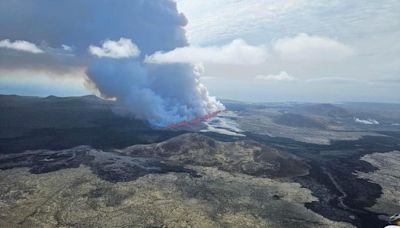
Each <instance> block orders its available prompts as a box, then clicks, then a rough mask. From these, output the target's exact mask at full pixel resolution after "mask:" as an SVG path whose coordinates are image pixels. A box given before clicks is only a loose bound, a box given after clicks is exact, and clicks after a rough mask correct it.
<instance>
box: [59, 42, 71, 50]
mask: <svg viewBox="0 0 400 228" xmlns="http://www.w3.org/2000/svg"><path fill="white" fill-rule="evenodd" d="M61 47H62V49H63V50H64V51H72V48H71V47H70V46H68V45H66V44H63V45H61Z"/></svg>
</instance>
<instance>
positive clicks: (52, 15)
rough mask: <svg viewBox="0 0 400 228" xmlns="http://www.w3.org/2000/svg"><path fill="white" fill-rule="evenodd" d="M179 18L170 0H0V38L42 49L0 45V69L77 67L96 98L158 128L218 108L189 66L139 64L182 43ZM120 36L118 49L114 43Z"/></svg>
mask: <svg viewBox="0 0 400 228" xmlns="http://www.w3.org/2000/svg"><path fill="white" fill-rule="evenodd" d="M186 23H187V21H186V18H185V17H184V16H183V15H182V14H179V13H178V11H177V9H176V3H175V2H173V1H171V0H120V1H113V0H86V1H75V0H58V1H53V0H3V1H1V2H0V27H1V28H2V29H1V30H0V40H2V39H10V40H11V41H13V40H25V41H29V42H31V43H34V44H37V45H38V46H39V47H40V48H41V50H44V51H45V52H44V53H43V54H35V55H34V54H26V53H20V52H15V53H13V54H12V55H10V50H7V51H6V52H5V51H3V50H0V67H6V66H2V64H1V62H6V63H7V68H10V67H12V68H16V69H19V68H22V67H24V66H29V68H30V69H38V70H49V71H54V72H57V71H65V68H71V69H74V68H79V67H85V68H87V71H86V72H87V76H88V80H90V84H91V85H92V86H93V85H94V86H95V88H96V89H97V90H98V91H99V93H100V94H101V96H102V97H105V98H115V99H116V101H117V102H118V104H119V106H120V107H121V108H120V109H119V110H120V111H121V110H122V111H121V112H122V113H124V114H130V115H133V116H135V117H136V118H139V119H143V120H148V121H149V122H150V123H152V124H153V125H157V126H164V125H166V124H169V123H174V122H178V121H182V120H187V119H191V118H194V117H195V116H198V115H204V114H206V113H209V112H213V111H216V110H219V109H222V108H223V105H222V104H221V103H219V102H218V101H216V100H215V98H212V97H210V96H209V95H208V91H207V89H206V88H205V87H204V86H203V85H202V84H201V83H200V82H199V80H198V78H197V76H196V75H195V74H194V73H193V67H192V66H191V65H187V64H150V63H146V62H145V61H144V60H145V57H146V56H150V55H152V54H153V53H155V52H158V51H161V52H167V51H171V50H173V49H175V48H177V47H183V46H186V45H188V43H187V41H186V37H185V31H184V29H183V27H184V26H185V25H186ZM121 39H122V41H124V42H123V43H124V45H125V46H121V47H120V46H115V45H116V44H118V43H117V42H118V41H121ZM107 41H108V42H107ZM108 44H109V45H108ZM65 45H67V47H68V48H65V47H66V46H65ZM107 45H108V46H107ZM132 45H133V46H132ZM61 47H63V49H62V48H61ZM127 48H128V49H127ZM71 50H72V53H70V52H71ZM67 51H68V54H65V53H64V52H67ZM90 53H91V54H90ZM38 59H39V60H40V61H38ZM2 60H7V61H2ZM44 62H45V64H44Z"/></svg>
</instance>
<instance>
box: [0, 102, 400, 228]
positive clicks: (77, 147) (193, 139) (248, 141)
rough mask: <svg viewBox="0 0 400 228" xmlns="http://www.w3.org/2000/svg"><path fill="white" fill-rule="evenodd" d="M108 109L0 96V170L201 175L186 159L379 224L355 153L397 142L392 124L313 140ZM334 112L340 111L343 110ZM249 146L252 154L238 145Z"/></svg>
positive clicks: (112, 176) (374, 191)
mask: <svg viewBox="0 0 400 228" xmlns="http://www.w3.org/2000/svg"><path fill="white" fill-rule="evenodd" d="M242 106H243V105H236V106H234V108H237V109H243V108H244V107H242ZM323 107H324V108H326V107H325V106H323ZM329 108H332V107H331V106H329ZM112 109H113V105H112V103H110V102H107V101H102V100H100V99H97V98H95V97H92V96H89V97H83V98H57V97H48V98H44V99H41V98H34V97H18V96H0V113H1V115H0V169H3V170H5V169H11V168H15V167H28V168H30V172H31V173H35V174H37V173H47V172H53V171H56V170H60V169H65V168H73V167H79V166H80V165H86V166H88V167H90V169H91V170H92V172H93V173H95V174H97V175H98V176H99V177H101V178H102V179H104V180H107V181H110V182H125V181H131V180H136V179H137V178H139V177H141V176H144V175H147V174H151V173H161V174H162V173H169V172H177V173H188V174H189V175H190V176H191V177H192V178H196V177H199V174H198V173H196V171H195V170H192V169H190V168H186V167H185V166H187V165H195V166H196V165H199V166H204V167H214V168H217V169H220V170H223V171H227V172H233V173H242V174H246V175H250V176H257V177H268V178H274V179H277V178H283V179H285V178H286V179H291V180H294V181H296V182H298V183H300V184H301V185H302V186H304V187H305V188H307V189H310V190H311V191H312V192H313V195H314V196H316V197H317V198H318V199H319V201H318V202H312V203H308V204H307V205H306V206H307V207H308V208H310V209H312V210H313V211H315V212H317V213H318V214H321V215H323V216H324V217H326V218H329V219H331V220H335V221H345V222H349V223H352V224H354V225H356V226H358V227H366V228H368V227H382V226H384V225H385V224H386V222H385V221H382V220H380V219H378V214H376V213H373V212H370V211H368V210H366V209H365V208H366V207H370V206H372V205H374V204H375V201H376V199H377V198H378V197H380V196H381V194H382V188H381V187H380V186H379V185H377V184H374V183H370V182H368V181H367V180H363V179H359V178H357V177H356V176H355V175H354V173H355V172H356V171H362V172H371V171H374V170H376V169H375V168H374V167H373V166H371V165H370V164H369V163H366V162H364V161H361V160H360V158H361V157H362V156H364V155H366V154H371V153H376V152H390V151H395V150H400V133H399V132H398V131H387V132H380V133H381V134H382V136H364V137H362V138H361V139H359V140H352V141H345V140H341V141H340V140H339V141H333V142H332V143H331V144H329V145H319V144H312V143H305V142H299V141H295V140H293V139H288V138H282V137H271V136H267V135H261V134H256V133H252V132H245V135H246V137H244V138H243V137H233V136H227V135H221V134H217V133H210V132H209V133H202V134H187V133H188V132H187V131H183V130H182V131H168V130H160V129H158V130H157V129H152V128H150V126H148V125H147V124H146V123H145V122H142V121H137V120H134V119H132V118H128V117H120V116H117V115H115V114H114V113H113V111H112ZM313 110H314V111H315V112H321V110H320V109H315V107H313ZM329 113H332V112H329ZM334 113H336V114H335V115H336V116H340V117H341V116H342V115H347V113H346V112H345V111H343V110H342V109H340V112H339V111H336V112H334ZM336 116H335V118H336ZM344 118H348V117H344ZM298 119H300V120H302V121H301V123H298V122H297V120H298ZM276 121H277V122H279V123H281V124H285V125H290V126H294V127H310V126H311V127H312V128H318V129H319V128H321V129H324V128H325V127H324V126H323V125H322V124H321V122H318V121H317V122H316V121H314V120H313V119H309V118H305V117H301V116H299V115H298V114H286V113H285V114H284V115H282V117H281V118H277V119H276ZM139 144H140V145H139ZM82 145H84V146H82ZM132 145H136V146H132ZM247 150H251V151H252V152H251V153H247V152H243V153H240V156H239V155H238V154H237V153H235V151H247ZM221 158H223V159H221Z"/></svg>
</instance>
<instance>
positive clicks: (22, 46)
mask: <svg viewBox="0 0 400 228" xmlns="http://www.w3.org/2000/svg"><path fill="white" fill-rule="evenodd" d="M0 48H7V49H13V50H16V51H24V52H30V53H34V54H40V53H43V52H44V51H43V50H42V49H40V48H38V47H37V46H36V45H35V44H33V43H30V42H28V41H25V40H16V41H14V42H12V41H10V40H9V39H6V40H1V41H0Z"/></svg>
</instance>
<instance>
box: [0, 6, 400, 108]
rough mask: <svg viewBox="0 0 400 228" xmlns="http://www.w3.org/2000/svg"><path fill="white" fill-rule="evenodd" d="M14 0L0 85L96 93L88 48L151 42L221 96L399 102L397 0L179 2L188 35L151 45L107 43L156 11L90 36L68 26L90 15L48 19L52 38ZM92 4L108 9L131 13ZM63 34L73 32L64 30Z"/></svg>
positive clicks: (94, 51) (2, 45) (108, 50)
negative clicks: (88, 79) (104, 34)
mask: <svg viewBox="0 0 400 228" xmlns="http://www.w3.org/2000/svg"><path fill="white" fill-rule="evenodd" d="M137 1H138V2H139V0H137ZM8 2H10V1H4V2H3V3H0V27H1V28H2V31H0V93H6V94H20V95H36V96H46V95H50V94H52V95H58V96H69V95H72V96H76V95H83V94H89V93H93V90H90V88H88V85H87V83H85V78H86V70H87V69H86V68H85V66H86V65H88V64H87V62H90V57H88V56H97V57H104V56H106V57H111V58H114V57H116V56H117V57H121V56H122V57H129V56H130V55H132V56H134V55H140V51H141V50H140V49H141V48H145V49H146V53H145V55H143V53H142V55H143V56H142V55H141V56H142V57H143V59H144V61H145V62H146V63H148V64H164V65H165V64H191V65H192V66H194V69H195V73H196V74H197V75H198V76H199V78H200V82H201V83H202V84H204V85H205V86H206V87H207V88H208V92H209V93H210V94H211V95H213V96H216V97H217V98H219V99H234V100H241V101H249V102H264V101H265V102H285V101H300V102H301V101H304V102H344V101H365V102H395V103H400V42H399V39H398V38H399V37H400V1H397V0H379V1H378V0H371V1H365V0H332V1H325V0H212V1H211V0H206V1H205V0H177V1H176V3H177V9H178V11H179V12H180V13H182V14H183V15H184V17H185V18H186V19H185V20H186V23H183V24H182V26H184V27H183V29H184V31H185V32H186V37H187V40H182V41H181V42H180V43H179V45H175V46H174V45H172V46H171V45H170V48H165V47H163V48H160V47H154V48H152V47H153V46H152V45H153V44H152V39H151V37H149V39H146V37H144V38H143V41H141V40H140V39H139V41H140V42H139V44H138V46H139V48H137V46H136V43H134V42H133V43H132V45H131V44H130V43H129V42H128V41H126V42H125V43H124V42H121V43H109V46H107V44H106V42H103V43H101V40H103V41H105V40H107V39H112V40H116V41H117V40H118V39H119V38H121V37H122V36H120V35H119V34H124V35H127V34H130V32H131V31H130V30H129V29H130V28H129V24H130V23H134V24H136V23H137V22H136V21H135V22H134V21H129V20H143V23H146V20H149V18H128V17H127V19H129V20H127V21H124V22H123V23H119V24H118V25H115V26H117V27H118V29H116V30H114V31H113V33H110V34H109V35H110V36H111V37H102V39H100V40H96V41H97V42H93V39H91V38H92V37H91V36H95V35H92V34H96V35H97V33H98V34H101V32H102V31H100V30H99V31H97V30H95V31H92V32H91V33H82V34H79V33H80V32H79V31H76V30H74V29H73V28H72V26H67V25H65V24H66V23H71V24H72V25H74V24H78V23H85V19H86V18H85V16H86V15H84V14H82V16H81V17H79V14H78V16H75V17H76V18H75V19H71V21H69V20H57V19H55V20H54V21H46V22H45V23H47V25H46V28H41V29H42V30H41V32H42V33H43V32H48V33H57V34H59V36H60V37H58V36H57V34H56V35H49V36H48V37H49V39H48V40H46V38H47V36H43V34H42V35H41V36H39V35H38V34H36V31H35V26H34V24H33V25H29V23H28V24H26V23H25V22H22V20H23V19H21V15H22V16H26V15H27V14H32V8H33V7H34V6H32V4H35V3H34V2H32V1H16V2H20V5H17V6H15V5H13V6H12V7H11V8H13V7H14V8H13V9H14V11H15V12H14V11H13V10H10V7H9V5H7V3H8ZM42 2H46V1H45V0H42ZM47 2H49V3H48V4H46V5H44V4H41V6H43V8H42V9H35V10H36V11H38V12H39V11H40V12H45V13H48V14H49V15H52V12H53V9H54V8H57V7H58V6H56V5H54V3H50V1H47ZM165 2H167V1H165ZM30 4H31V5H30ZM79 4H82V3H77V5H79ZM68 7H71V4H69V5H68ZM77 7H80V6H77ZM81 7H82V8H84V7H85V6H81ZM92 7H93V10H94V11H96V10H98V11H101V12H105V13H109V14H110V15H111V16H110V17H112V15H114V14H115V15H118V14H124V13H129V10H126V11H125V10H124V11H123V12H114V11H107V10H106V9H103V8H96V7H98V6H96V4H94V5H93V6H92ZM66 10H71V9H69V8H66ZM74 13H75V12H74ZM154 17H157V15H154ZM22 18H23V17H22ZM86 23H87V22H86ZM95 23H107V21H106V20H105V21H96V22H95ZM60 25H61V26H60ZM124 26H125V27H124ZM58 27H61V28H66V30H67V31H68V33H66V32H65V31H59V30H57V28H58ZM99 28H104V29H105V27H104V26H103V27H101V26H99ZM21 30H24V31H23V32H22V31H21ZM26 30H27V31H26ZM138 31H139V30H138ZM138 31H136V30H135V31H132V32H133V33H136V34H137V32H138ZM139 32H140V31H139ZM175 32H176V31H171V36H174V33H175ZM179 32H180V31H179ZM74 33H76V37H75V36H74ZM66 34H67V35H69V36H71V37H69V36H68V37H67V38H65V35H66ZM39 37H40V39H39ZM89 38H90V39H89ZM96 38H97V36H96ZM78 39H80V40H78ZM112 40H111V41H112ZM61 41H63V42H61ZM120 41H121V40H120ZM80 45H82V46H80ZM113 45H114V46H113ZM115 45H120V46H115ZM167 46H168V45H167ZM120 47H123V48H122V49H121V48H120ZM150 47H151V48H150ZM82 50H84V51H85V52H89V53H85V54H83V51H82ZM126 50H128V51H126ZM49 52H51V53H52V54H51V55H48V54H47V55H46V54H44V53H49ZM77 52H82V53H78V54H77ZM49 65H50V66H51V67H49Z"/></svg>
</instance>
